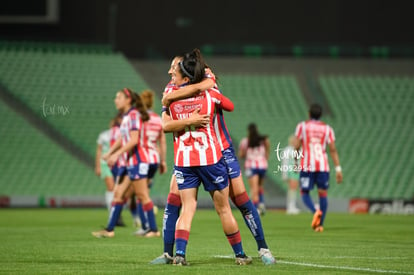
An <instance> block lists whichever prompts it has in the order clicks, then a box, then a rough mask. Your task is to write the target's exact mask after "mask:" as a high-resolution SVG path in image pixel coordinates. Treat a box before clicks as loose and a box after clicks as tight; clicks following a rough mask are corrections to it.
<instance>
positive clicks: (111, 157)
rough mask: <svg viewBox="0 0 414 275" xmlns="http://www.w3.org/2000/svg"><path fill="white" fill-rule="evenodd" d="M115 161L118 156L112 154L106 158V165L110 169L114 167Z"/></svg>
mask: <svg viewBox="0 0 414 275" xmlns="http://www.w3.org/2000/svg"><path fill="white" fill-rule="evenodd" d="M117 161H118V156H117V155H115V154H114V155H111V156H110V157H109V158H108V160H107V161H106V163H108V165H109V166H110V167H111V166H114V165H115V163H116V162H117Z"/></svg>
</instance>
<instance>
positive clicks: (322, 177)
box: [299, 171, 329, 191]
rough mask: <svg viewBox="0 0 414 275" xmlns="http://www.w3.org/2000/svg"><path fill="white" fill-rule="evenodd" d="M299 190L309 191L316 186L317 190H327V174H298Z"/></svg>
mask: <svg viewBox="0 0 414 275" xmlns="http://www.w3.org/2000/svg"><path fill="white" fill-rule="evenodd" d="M299 182H300V189H301V190H304V191H310V190H312V189H313V186H314V185H315V184H316V186H317V187H318V189H323V190H327V189H328V188H329V172H303V171H301V172H300V175H299Z"/></svg>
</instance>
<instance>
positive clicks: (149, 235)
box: [144, 231, 161, 238]
mask: <svg viewBox="0 0 414 275" xmlns="http://www.w3.org/2000/svg"><path fill="white" fill-rule="evenodd" d="M160 236H161V233H160V231H148V232H147V233H146V234H145V235H144V237H145V238H153V237H160Z"/></svg>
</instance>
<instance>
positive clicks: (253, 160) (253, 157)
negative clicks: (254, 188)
mask: <svg viewBox="0 0 414 275" xmlns="http://www.w3.org/2000/svg"><path fill="white" fill-rule="evenodd" d="M248 145H249V140H248V139H247V137H245V138H243V139H242V140H241V141H240V145H239V150H243V151H246V160H245V162H244V168H245V169H267V166H268V163H267V158H266V146H265V143H264V141H262V142H261V143H260V146H257V147H249V146H248Z"/></svg>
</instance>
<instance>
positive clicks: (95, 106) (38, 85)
mask: <svg viewBox="0 0 414 275" xmlns="http://www.w3.org/2000/svg"><path fill="white" fill-rule="evenodd" d="M0 59H1V60H2V62H0V83H1V84H2V86H3V87H4V88H5V90H6V91H7V92H8V93H10V94H11V95H12V96H13V97H15V98H16V99H17V100H18V101H20V102H21V103H22V104H23V106H25V107H26V108H29V109H30V110H31V111H32V112H33V113H34V114H35V115H37V116H38V117H40V118H41V119H42V120H43V121H44V122H45V123H46V125H49V126H50V127H52V128H54V129H55V130H57V131H59V132H60V133H61V134H62V135H63V136H65V137H66V138H68V139H69V140H70V141H71V142H72V143H73V144H74V145H76V146H77V147H78V148H80V149H81V150H83V151H85V152H86V153H87V155H89V156H90V158H91V159H93V158H94V156H95V150H96V139H97V137H98V134H99V133H100V132H101V131H102V130H104V129H106V128H107V127H109V120H110V119H111V118H112V117H113V116H114V115H115V113H116V110H115V108H114V104H113V99H114V97H115V92H116V91H117V90H119V89H121V88H123V87H130V88H131V89H132V90H134V91H136V92H140V91H141V90H143V89H146V88H148V86H147V85H146V83H145V82H144V81H143V80H142V78H141V77H140V76H139V75H138V74H137V73H136V72H135V71H134V69H133V68H132V67H131V65H130V64H129V63H128V61H127V60H126V58H125V57H124V56H123V55H122V54H120V53H113V52H112V51H111V50H109V48H108V47H106V46H101V45H97V46H94V45H92V46H91V45H77V44H63V43H62V44H56V43H39V42H23V43H22V42H7V41H2V42H1V43H0ZM0 103H1V104H2V105H1V112H2V116H3V118H4V119H5V121H7V124H2V133H7V131H9V130H10V131H12V132H11V133H12V134H10V135H9V134H7V135H5V137H4V138H5V139H7V141H5V140H4V139H3V142H2V152H4V154H6V155H7V157H8V158H6V159H10V161H7V162H5V163H4V165H5V166H3V165H2V167H4V168H5V169H3V168H2V170H5V171H7V172H3V173H2V176H1V177H2V180H1V181H0V183H1V190H2V191H1V194H2V195H25V194H32V195H100V194H102V192H103V190H104V185H103V183H101V182H100V180H99V179H98V178H97V177H96V176H94V174H93V170H92V169H91V167H86V166H85V165H83V164H82V163H80V162H79V161H78V160H76V159H75V158H73V156H71V155H70V154H68V152H67V151H66V152H65V151H64V150H63V149H62V148H60V147H59V146H58V145H56V144H54V142H53V141H52V140H50V139H48V138H47V137H45V136H44V135H42V134H41V133H40V132H39V131H38V130H36V129H34V128H32V127H31V125H30V124H28V123H27V122H25V120H24V119H23V118H22V117H19V114H18V113H14V112H13V111H12V110H11V109H9V108H8V107H7V105H5V104H4V103H2V102H0ZM155 105H156V106H157V107H156V110H160V107H159V100H157V101H156V104H155ZM3 107H4V108H3ZM13 125H16V127H14V128H13V127H12V128H11V129H9V127H11V126H13ZM19 129H20V130H19ZM13 131H14V132H13ZM2 136H3V134H2ZM32 136H33V140H31V138H32ZM8 141H10V143H9V142H8ZM20 145H21V146H20ZM39 156H41V159H40V160H38V157H39ZM91 166H93V161H92V163H91ZM16 169H25V170H22V171H24V173H16ZM52 171H53V172H52ZM11 183H13V184H11ZM155 186H157V185H155ZM160 187H161V186H160ZM154 189H155V190H154V191H153V192H155V193H159V192H157V187H154ZM166 189H167V190H168V185H167V186H166ZM162 192H164V193H165V192H167V191H162Z"/></svg>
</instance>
